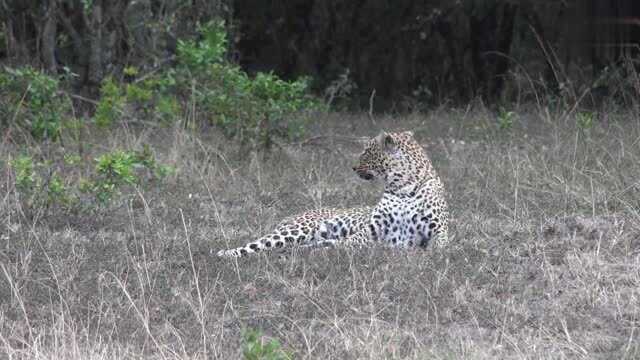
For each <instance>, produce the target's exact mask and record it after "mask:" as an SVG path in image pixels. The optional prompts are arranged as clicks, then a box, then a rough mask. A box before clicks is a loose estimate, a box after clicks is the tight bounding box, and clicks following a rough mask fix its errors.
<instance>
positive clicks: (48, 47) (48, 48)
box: [40, 0, 58, 74]
mask: <svg viewBox="0 0 640 360" xmlns="http://www.w3.org/2000/svg"><path fill="white" fill-rule="evenodd" d="M57 13H58V1H57V0H50V1H49V7H48V8H47V11H46V13H45V19H44V26H43V27H42V34H41V35H40V39H41V40H40V41H41V42H42V45H41V47H40V48H41V52H40V56H41V57H42V62H43V64H44V67H45V69H46V70H47V71H48V72H49V73H51V74H55V73H56V71H57V68H58V63H57V61H56V38H57V27H58V16H57Z"/></svg>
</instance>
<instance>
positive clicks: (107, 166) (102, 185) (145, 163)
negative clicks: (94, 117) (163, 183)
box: [82, 147, 174, 203]
mask: <svg viewBox="0 0 640 360" xmlns="http://www.w3.org/2000/svg"><path fill="white" fill-rule="evenodd" d="M142 171H147V172H149V173H150V174H151V175H153V176H154V177H156V178H159V179H162V178H164V177H166V176H167V175H170V174H172V173H173V171H174V170H173V168H172V167H170V166H166V165H159V164H157V163H156V160H155V158H154V157H153V154H152V153H151V150H150V149H149V148H148V147H145V148H144V149H143V150H142V151H122V150H117V151H114V152H110V153H106V154H103V155H101V156H100V157H98V158H97V159H96V167H95V172H96V178H95V180H93V181H92V182H90V183H85V184H83V186H82V187H83V189H84V190H85V191H91V192H92V193H93V194H94V195H95V196H96V198H97V199H98V200H99V201H100V202H102V203H105V202H108V201H109V200H111V199H112V197H113V195H114V194H115V193H117V192H118V191H119V189H120V188H121V187H123V186H127V185H128V186H133V185H138V184H140V180H141V179H140V175H139V174H140V172H142Z"/></svg>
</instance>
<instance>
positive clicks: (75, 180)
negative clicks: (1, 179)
mask: <svg viewBox="0 0 640 360" xmlns="http://www.w3.org/2000/svg"><path fill="white" fill-rule="evenodd" d="M9 165H10V167H11V169H12V171H13V174H14V179H15V180H14V183H15V187H16V190H18V192H19V193H20V195H21V199H22V202H23V204H25V205H26V206H27V207H37V206H43V205H44V206H50V205H62V206H65V207H68V206H71V205H73V204H75V203H77V201H78V200H79V199H80V194H82V193H84V194H88V195H89V196H91V197H92V198H95V199H96V200H98V202H99V203H100V204H106V203H107V202H109V201H110V200H112V199H113V197H114V195H116V194H118V193H119V192H120V191H121V190H123V189H125V188H126V187H128V186H138V185H140V184H141V183H142V178H143V175H145V179H147V180H154V179H158V180H161V179H164V178H165V177H167V176H168V175H171V174H173V172H174V169H173V168H172V167H170V166H167V165H163V164H158V163H157V161H156V160H155V158H154V157H153V154H152V153H151V150H150V149H149V148H148V147H145V148H143V150H141V151H124V150H116V151H113V152H108V153H105V154H102V155H100V156H99V157H98V158H97V159H95V166H93V167H92V168H91V169H90V170H89V171H88V173H89V177H88V178H80V177H77V176H74V174H78V173H82V172H84V173H86V172H87V171H79V170H82V169H81V167H82V166H83V165H88V164H83V163H82V161H81V158H80V157H79V156H74V155H65V156H64V161H62V162H58V163H54V162H52V161H41V162H38V161H34V159H33V158H32V157H31V156H28V155H23V156H20V157H18V158H16V159H13V160H11V161H10V162H9ZM74 170H75V171H74ZM63 175H64V176H63Z"/></svg>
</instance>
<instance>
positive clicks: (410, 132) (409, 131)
mask: <svg viewBox="0 0 640 360" xmlns="http://www.w3.org/2000/svg"><path fill="white" fill-rule="evenodd" d="M403 134H405V135H409V136H411V137H413V131H411V130H407V131H405V132H403Z"/></svg>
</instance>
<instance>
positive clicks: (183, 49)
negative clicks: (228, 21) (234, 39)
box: [177, 21, 227, 73]
mask: <svg viewBox="0 0 640 360" xmlns="http://www.w3.org/2000/svg"><path fill="white" fill-rule="evenodd" d="M198 33H199V34H200V36H201V39H200V40H199V41H194V40H178V48H177V50H178V61H179V63H180V64H182V65H183V66H185V67H186V68H188V69H189V70H190V71H193V72H196V73H198V72H202V71H205V70H206V68H207V67H208V66H209V65H211V64H214V63H218V62H222V61H223V59H224V56H225V54H226V53H227V33H226V31H225V28H224V22H222V21H211V22H208V23H206V24H204V25H199V26H198Z"/></svg>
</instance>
